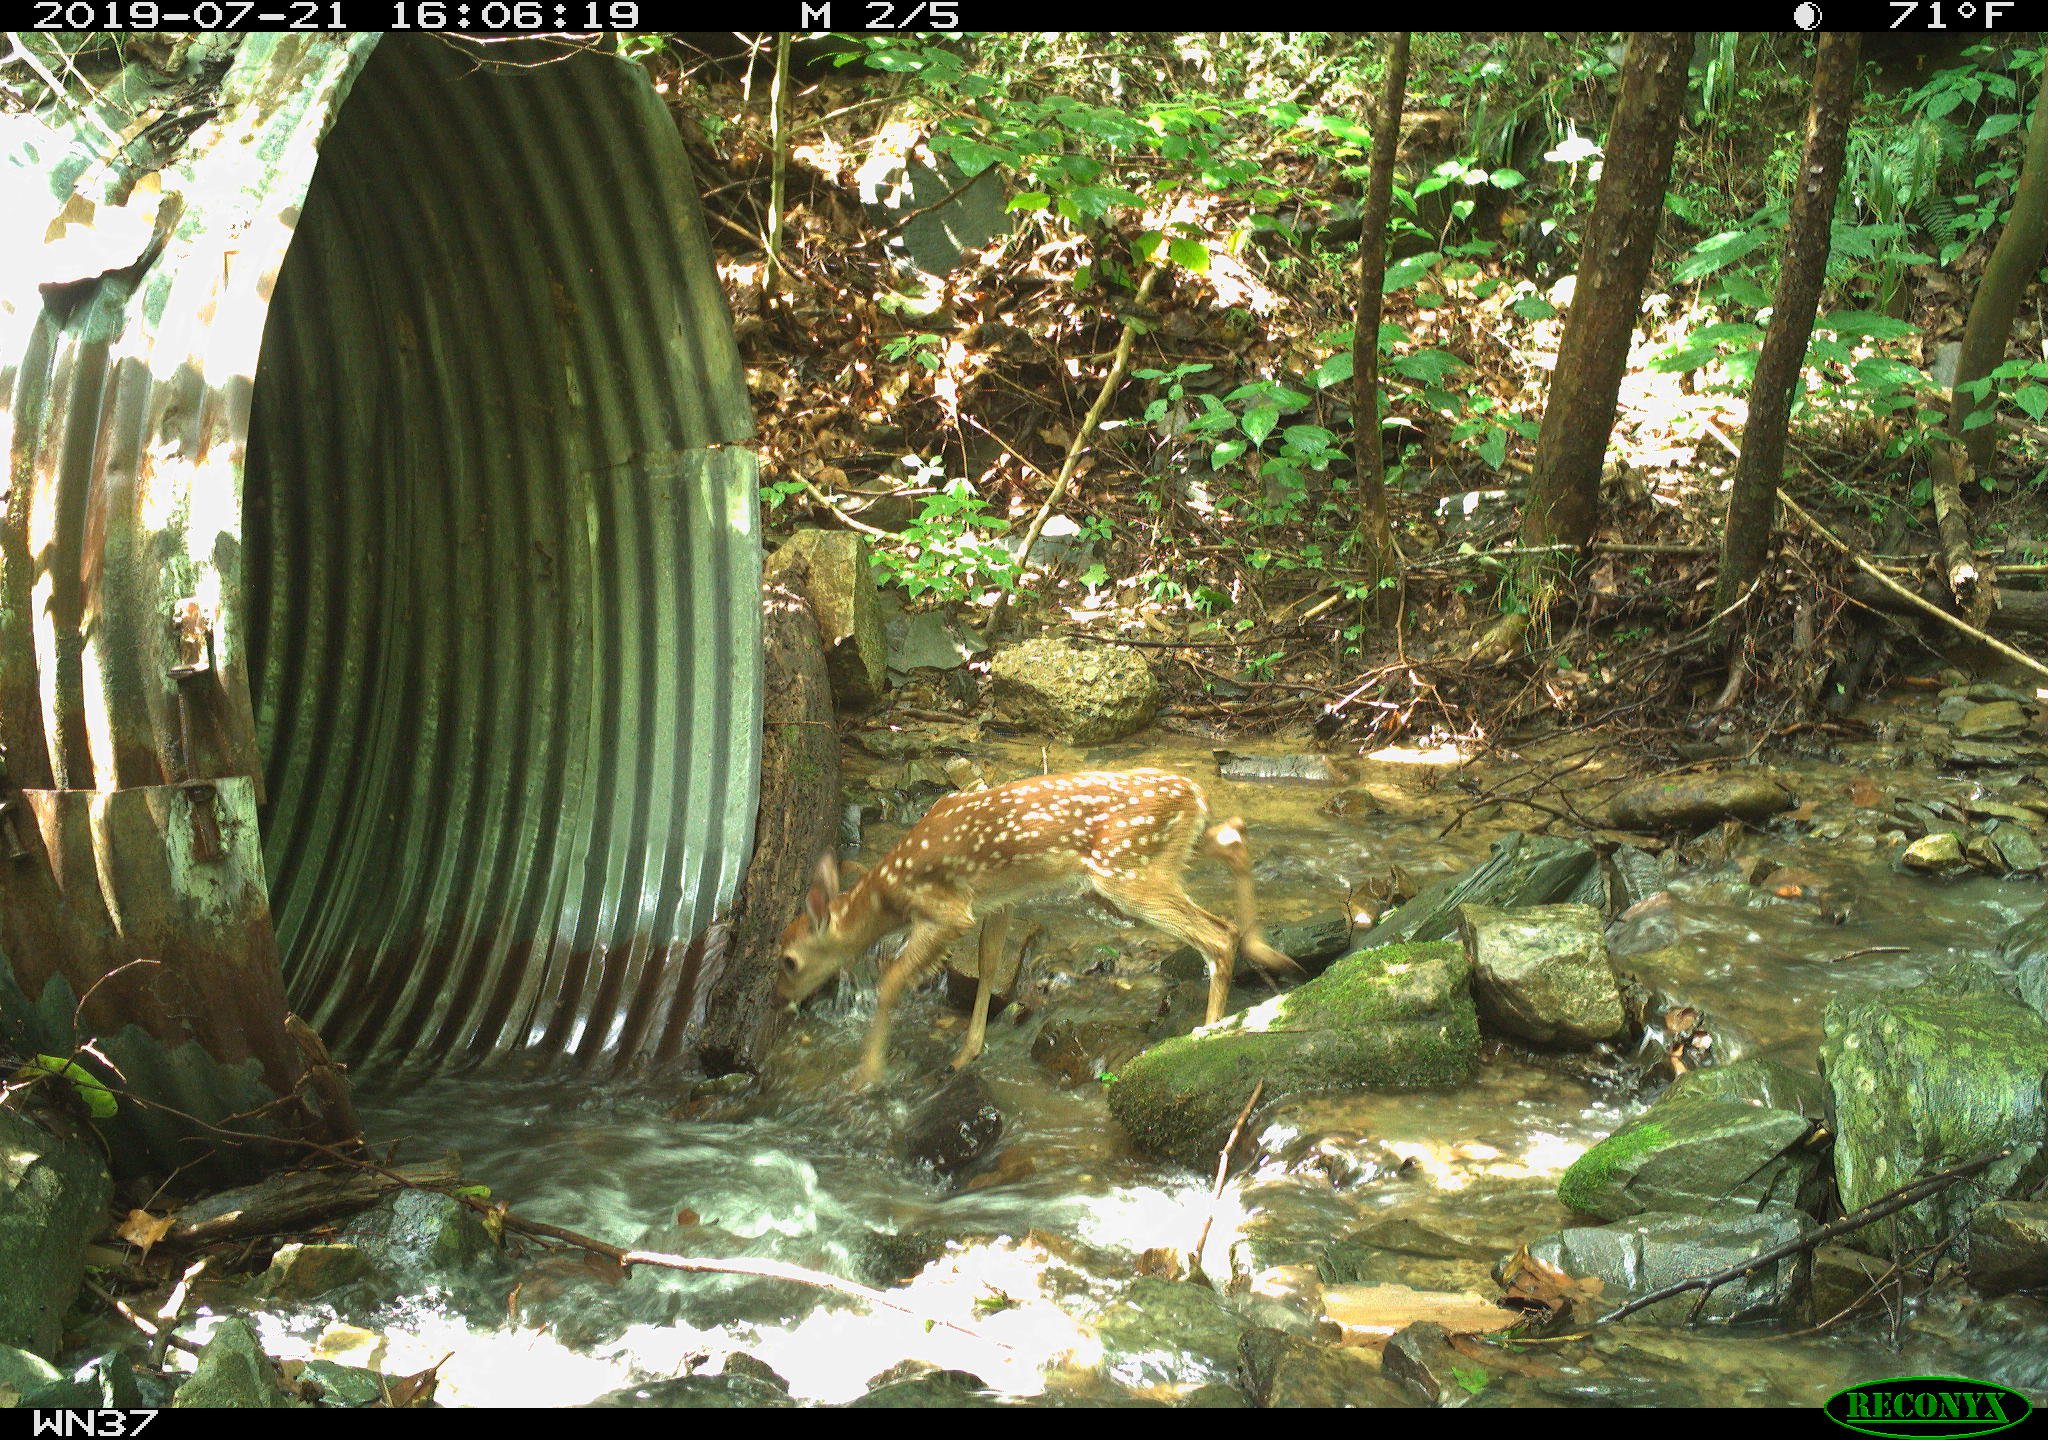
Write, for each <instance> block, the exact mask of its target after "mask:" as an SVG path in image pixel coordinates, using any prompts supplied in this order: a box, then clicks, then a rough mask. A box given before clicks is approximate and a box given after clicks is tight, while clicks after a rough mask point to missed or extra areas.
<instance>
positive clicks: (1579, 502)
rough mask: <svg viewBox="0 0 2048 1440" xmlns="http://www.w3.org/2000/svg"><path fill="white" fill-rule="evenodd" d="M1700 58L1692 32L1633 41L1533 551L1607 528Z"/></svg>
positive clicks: (1547, 454) (1535, 487)
mask: <svg viewBox="0 0 2048 1440" xmlns="http://www.w3.org/2000/svg"><path fill="white" fill-rule="evenodd" d="M1691 55H1692V36H1691V35H1690V34H1689V33H1683V32H1673V31H1661V30H1653V31H1638V32H1637V33H1636V34H1634V35H1631V36H1630V37H1629V42H1628V54H1627V56H1626V57H1625V58H1624V59H1623V61H1622V66H1621V98H1620V99H1619V100H1617V101H1616V102H1615V106H1614V122H1613V124H1612V126H1611V127H1610V128H1609V132H1608V137H1607V150H1606V156H1605V159H1604V160H1603V161H1602V162H1601V163H1602V170H1601V175H1600V193H1599V195H1598V197H1597V198H1596V199H1595V200H1594V202H1593V215H1592V219H1591V220H1590V221H1589V223H1588V224H1587V226H1586V242H1585V245H1584V247H1583V248H1582V249H1581V250H1580V252H1579V271H1578V280H1577V284H1576V287H1575V289H1574V291H1573V295H1572V311H1571V318H1570V319H1569V320H1567V321H1566V322H1565V327H1564V338H1563V340H1562V341H1561V342H1560V343H1559V345H1558V349H1557V369H1556V371H1555V372H1554V373H1553V374H1552V375H1551V379H1550V395H1549V398H1548V400H1547V401H1546V402H1545V405H1544V409H1543V428H1542V430H1541V431H1540V432H1539V433H1538V435H1537V437H1536V465H1535V471H1534V475H1533V477H1532V479H1531V481H1530V487H1529V501H1528V505H1527V507H1526V510H1525V513H1524V515H1523V520H1522V543H1523V544H1525V545H1585V544H1587V543H1589V542H1590V541H1591V540H1592V538H1593V529H1594V526H1595V525H1596V524H1597V523H1598V521H1599V512H1600V468H1601V463H1602V462H1603V461H1604V460H1605V459H1606V456H1607V438H1608V436H1609V434H1611V433H1612V431H1613V429H1614V402H1615V399H1616V397H1617V396H1618V395H1620V393H1621V377H1622V372H1623V371H1624V370H1625V369H1626V368H1627V366H1628V351H1629V341H1630V340H1631V338H1632V337H1633V336H1634V334H1635V323H1636V316H1637V315H1638V314H1639V313H1641V310H1642V302H1643V282H1644V280H1646V279H1647V278H1648V277H1649V273H1650V257H1651V251H1652V250H1653V249H1654V248H1655V245H1656V240H1657V222H1658V220H1659V219H1660V218H1661V217H1662V215H1663V214H1664V192H1665V190H1666V189H1667V188H1668V187H1669V185H1670V182H1671V152H1672V150H1673V148H1674V147H1675V146H1676V145H1677V142H1678V122H1679V117H1680V113H1681V111H1682V110H1683V109H1684V106H1685V85H1686V62H1687V60H1688V59H1690V57H1691Z"/></svg>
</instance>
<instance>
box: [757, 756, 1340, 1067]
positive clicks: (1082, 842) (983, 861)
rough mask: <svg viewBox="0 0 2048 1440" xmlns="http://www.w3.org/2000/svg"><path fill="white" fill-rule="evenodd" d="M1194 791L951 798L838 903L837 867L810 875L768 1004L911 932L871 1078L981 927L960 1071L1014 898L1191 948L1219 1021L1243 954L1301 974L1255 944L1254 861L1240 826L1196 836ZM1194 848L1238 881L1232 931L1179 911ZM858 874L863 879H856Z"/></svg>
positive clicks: (1121, 785)
mask: <svg viewBox="0 0 2048 1440" xmlns="http://www.w3.org/2000/svg"><path fill="white" fill-rule="evenodd" d="M1208 819H1209V803H1208V801H1207V800H1206V799H1204V798H1203V795H1202V791H1201V787H1200V786H1198V785H1196V784H1195V782H1194V781H1192V780H1189V779H1187V778H1186V777H1185V776H1181V775H1176V774H1174V773H1173V772H1172V771H1170V770H1123V771H1089V772H1082V773H1077V774H1072V775H1040V776H1033V777H1032V778H1030V779H1028V780H1013V781H1011V782H1010V783H1009V784H1007V785H997V786H994V787H992V788H990V789H987V790H973V791H968V792H965V793H963V794H959V795H948V796H946V797H945V798H944V799H942V800H940V801H939V802H938V803H937V804H935V805H933V806H932V808H931V809H930V810H929V811H928V812H926V814H925V817H924V819H922V820H920V821H918V822H917V824H916V825H914V826H912V827H911V829H910V832H909V833H908V834H907V835H905V836H904V837H903V838H902V840H900V841H898V842H897V845H896V848H895V849H893V850H891V851H890V852H889V853H888V854H887V855H884V856H883V857H882V858H881V859H880V860H879V861H878V862H876V864H875V866H874V868H873V869H871V870H868V871H866V872H865V873H862V872H859V871H855V870H852V867H849V872H850V873H849V875H848V876H847V879H848V883H849V884H850V886H851V888H849V889H847V890H846V891H845V892H844V893H841V890H840V884H841V878H842V877H841V872H840V868H839V865H838V862H837V860H836V859H835V858H834V857H833V856H832V855H830V854H827V855H826V856H825V857H824V858H823V859H821V860H820V861H819V862H818V879H817V883H816V884H814V885H813V886H812V887H811V893H810V899H809V903H808V904H807V906H806V907H805V913H804V914H802V915H799V916H798V917H797V918H796V919H795V920H793V921H791V922H790V925H789V928H788V929H787V930H785V931H783V934H782V952H783V953H782V966H781V970H780V971H779V973H778V974H777V976H776V986H775V988H776V993H777V994H778V995H779V996H780V997H781V998H782V999H783V1000H784V1001H786V1002H788V1003H789V1004H790V1005H791V1006H792V1007H793V1006H794V1005H795V1004H796V1003H797V1002H798V1001H800V1000H802V999H803V998H804V997H805V996H807V995H809V994H810V993H811V992H812V991H814V990H816V989H817V988H818V987H819V986H820V985H822V984H824V983H825V982H826V981H827V980H829V979H831V978H832V976H834V975H836V974H838V973H839V972H840V971H841V970H842V969H844V968H845V967H846V965H847V964H848V963H849V962H851V961H853V960H855V959H857V958H858V957H859V956H861V955H862V954H864V953H866V951H867V949H868V947H869V946H871V945H873V944H874V943H875V942H876V941H877V940H879V939H881V938H882V937H883V936H884V935H888V934H891V933H893V932H895V931H898V930H905V929H907V930H908V931H909V932H910V933H909V935H908V937H907V938H906V939H905V940H904V942H903V948H902V949H901V950H900V951H899V952H898V953H897V955H896V958H895V959H894V960H893V961H891V962H889V963H888V965H886V966H885V967H884V969H883V972H882V983H881V988H880V990H879V992H878V993H877V995H876V998H875V1018H874V1023H873V1025H872V1026H871V1027H870V1028H869V1030H868V1037H867V1044H866V1047H865V1048H864V1050H863V1051H862V1055H861V1067H860V1079H861V1083H863V1084H873V1083H875V1082H876V1081H878V1080H879V1079H880V1078H881V1075H882V1064H883V1055H884V1053H885V1051H886V1049H887V1047H888V1043H889V1015H890V1011H891V1010H892V1009H893V1008H894V1007H895V1004H896V1002H897V1000H898V999H900V998H901V997H902V995H903V993H904V992H905V991H906V990H908V989H910V988H911V987H912V986H913V985H914V984H915V983H916V982H917V981H918V980H919V979H920V978H921V977H922V976H923V975H924V974H925V973H927V972H928V971H929V970H930V969H932V968H933V967H935V966H936V965H937V964H938V963H939V961H940V960H941V959H942V958H943V957H944V955H945V953H946V947H947V946H948V945H950V944H952V943H953V941H955V940H957V939H959V938H960V937H961V936H963V935H965V934H966V933H967V932H968V931H969V930H970V929H972V928H973V926H974V922H975V920H976V918H977V914H978V915H979V916H980V917H981V918H982V920H983V924H982V931H981V948H980V956H979V961H980V983H979V985H978V986H977V987H976V990H975V995H974V1018H973V1019H972V1021H971V1022H970V1023H969V1025H968V1028H967V1039H966V1041H965V1043H964V1044H963V1045H962V1046H961V1048H960V1053H959V1054H958V1055H957V1056H955V1057H954V1060H953V1068H954V1069H956V1070H957V1069H959V1068H961V1067H962V1066H964V1065H966V1064H967V1063H968V1062H969V1061H971V1060H973V1059H974V1057H975V1056H976V1055H979V1054H980V1053H981V1046H982V1040H983V1036H984V1035H985V1034H986V1031H987V1026H988V1001H989V989H990V986H991V984H992V983H993V980H994V976H995V970H996V963H997V958H998V956H999V954H1000V952H1001V949H1002V943H1003V937H1004V935H1005V934H1006V932H1007V930H1008V925H1009V909H1010V907H1011V906H1012V905H1014V904H1016V903H1017V902H1018V901H1020V900H1029V899H1034V898H1037V897H1040V896H1048V895H1058V894H1062V893H1079V892H1081V891H1084V890H1092V891H1093V892H1094V893H1095V894H1096V895H1098V896H1100V897H1102V898H1103V899H1104V900H1107V901H1108V902H1109V903H1110V904H1111V905H1112V906H1113V907H1114V908H1116V909H1117V910H1119V911H1121V912H1123V913H1124V914H1125V915H1127V916H1129V917H1130V918H1131V919H1133V920H1142V921H1144V922H1145V923H1146V924H1148V925H1151V926H1153V927H1154V928H1156V929H1159V930H1163V931H1165V932H1166V933H1167V934H1169V935H1172V936H1174V937H1175V938H1177V939H1180V940H1183V941H1186V942H1187V943H1188V944H1189V945H1192V946H1194V947H1195V949H1196V950H1198V951H1200V952H1201V954H1202V956H1203V957H1204V958H1205V959H1206V960H1207V961H1208V962H1209V1016H1208V1018H1209V1022H1210V1023H1214V1022H1215V1021H1217V1020H1219V1019H1221V1018H1222V1016H1223V1009H1224V1005H1225V1003H1226V1001H1227V1000H1228V998H1229V994H1230V973H1231V970H1232V969H1233V968H1234V966H1235V963H1236V957H1237V951H1238V949H1239V948H1240V946H1241V947H1242V948H1243V950H1244V953H1245V955H1246V956H1247V957H1248V958H1249V959H1250V960H1251V961H1252V962H1253V963H1254V964H1256V965H1258V966H1260V967H1261V968H1263V969H1266V970H1269V971H1275V970H1296V971H1298V970H1299V968H1300V967H1299V966H1297V965H1296V964H1295V963H1294V962H1293V961H1292V960H1290V959H1288V958H1287V957H1286V956H1285V955H1283V954H1281V953H1280V952H1279V951H1278V950H1275V949H1274V948H1273V947H1272V946H1271V945H1270V944H1268V943H1267V942H1266V938H1265V936H1264V935H1263V934H1262V933H1260V930H1259V922H1258V914H1257V908H1256V905H1255V903H1254V899H1253V890H1252V868H1251V854H1250V852H1249V851H1248V850H1247V849H1246V848H1245V843H1244V833H1243V823H1242V822H1241V821H1238V820H1234V819H1233V820H1227V821H1225V822H1224V823H1223V824H1221V825H1218V826H1216V827H1214V828H1213V829H1209V828H1206V827H1207V824H1208ZM1197 842H1199V843H1200V844H1201V846H1202V848H1203V849H1204V850H1205V851H1206V852H1207V853H1209V854H1212V855H1216V856H1218V857H1220V858H1221V859H1222V861H1223V863H1224V864H1226V865H1228V866H1229V867H1230V870H1231V874H1232V875H1233V876H1234V877H1235V880H1236V909H1237V923H1236V924H1235V925H1233V924H1231V923H1230V922H1229V921H1227V920H1224V919H1223V918H1222V917H1220V916H1217V915H1212V914H1210V913H1209V912H1208V911H1207V910H1204V909H1202V908H1201V907H1200V906H1198V905H1196V904H1195V903H1194V902H1193V901H1192V900H1190V899H1188V896H1187V892H1186V891H1185V890H1183V889H1182V888H1181V871H1182V870H1183V869H1184V868H1185V867H1186V865H1187V863H1188V860H1189V859H1190V857H1191V856H1192V855H1193V853H1194V850H1195V847H1196V844H1197ZM856 876H857V879H855V878H854V877H856Z"/></svg>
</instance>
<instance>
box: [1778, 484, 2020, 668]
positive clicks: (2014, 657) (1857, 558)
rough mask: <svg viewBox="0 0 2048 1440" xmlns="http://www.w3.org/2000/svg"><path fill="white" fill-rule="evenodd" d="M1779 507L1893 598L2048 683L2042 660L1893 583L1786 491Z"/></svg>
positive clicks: (1781, 495)
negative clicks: (1891, 594)
mask: <svg viewBox="0 0 2048 1440" xmlns="http://www.w3.org/2000/svg"><path fill="white" fill-rule="evenodd" d="M1778 503H1779V504H1781V505H1783V506H1784V507H1785V508H1786V509H1787V510H1789V511H1791V512H1792V514H1793V515H1795V516H1797V517H1798V518H1799V519H1800V520H1801V521H1803V522H1805V524H1806V526H1807V528H1808V529H1810V530H1812V531H1813V532H1814V534H1816V535H1818V536H1820V538H1821V539H1823V540H1825V541H1827V542H1828V544H1830V545H1832V546H1834V547H1835V549H1837V550H1839V551H1841V552H1842V553H1843V554H1844V555H1846V556H1848V557H1849V563H1850V564H1851V565H1854V566H1855V567H1856V568H1857V569H1858V570H1861V571H1862V572H1863V573H1864V574H1866V575H1868V576H1870V578H1871V579H1873V580H1875V581H1877V582H1878V584H1880V585H1882V586H1884V588H1885V589H1887V590H1889V591H1891V592H1892V593H1893V594H1895V595H1897V596H1899V597H1900V598H1901V599H1903V600H1905V601H1906V603H1907V604H1909V605H1911V606H1912V607H1913V608H1914V609H1916V610H1921V611H1925V612H1926V613H1927V614H1929V615H1932V616H1933V617H1934V618H1935V619H1937V620H1939V621H1941V623H1942V624H1944V625H1946V626H1948V627H1949V628H1950V629H1952V630H1957V631H1960V632H1961V633H1963V634H1965V635H1967V636H1969V637H1970V638H1971V639H1972V640H1975V641H1977V642H1978V643H1979V644H1981V645H1984V646H1987V647H1989V648H1990V649H1992V650H1995V651H1997V652H1998V653H1999V654H2000V655H2003V656H2004V657H2005V658H2006V659H2008V660H2011V661H2014V662H2015V663H2017V664H2020V665H2024V666H2025V667H2026V668H2027V669H2029V670H2031V671H2033V672H2034V673H2035V674H2036V675H2039V676H2041V677H2042V678H2043V679H2048V665H2043V664H2042V663H2041V662H2040V661H2039V660H2036V659H2035V658H2034V657H2033V656H2031V655H2029V654H2027V653H2026V651H2024V650H2016V649H2014V648H2013V647H2012V646H2010V645H2008V644H2006V643H2005V642H2004V641H2003V640H2000V639H1997V638H1995V637H1993V636H1991V635H1987V634H1985V633H1984V632H1983V631H1982V630H1979V629H1978V628H1977V627H1976V626H1974V625H1972V624H1970V623H1969V622H1968V621H1967V620H1964V619H1962V618H1960V617H1959V616H1955V615H1951V614H1949V613H1948V611H1946V610H1944V609H1942V608H1941V607H1940V606H1939V605H1936V604H1935V603H1933V602H1932V601H1930V600H1925V599H1923V598H1921V597H1920V596H1919V595H1916V594H1914V593H1913V592H1912V591H1911V590H1908V589H1907V588H1906V587H1905V586H1903V585H1901V584H1900V583H1899V582H1898V581H1896V580H1894V579H1892V577H1891V576H1889V575H1887V574H1885V573H1884V571H1882V570H1880V569H1878V568H1877V566H1876V565H1874V564H1872V563H1871V562H1870V561H1868V560H1866V559H1864V558H1863V557H1862V556H1861V555H1860V554H1858V553H1857V552H1856V551H1855V550H1854V549H1852V548H1851V547H1850V545H1849V543H1848V542H1847V541H1845V540H1843V539H1842V538H1841V537H1840V536H1839V535H1836V534H1835V533H1834V532H1833V531H1832V530H1830V529H1828V527H1827V526H1825V525H1823V524H1821V523H1820V521H1818V520H1816V519H1814V518H1813V517H1812V516H1811V515H1809V514H1807V513H1806V511H1805V510H1803V509H1801V508H1800V506H1799V502H1798V501H1796V500H1794V499H1793V498H1792V497H1791V496H1790V495H1787V494H1786V493H1785V492H1784V491H1783V490H1780V491H1778Z"/></svg>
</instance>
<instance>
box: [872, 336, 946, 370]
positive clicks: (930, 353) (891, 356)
mask: <svg viewBox="0 0 2048 1440" xmlns="http://www.w3.org/2000/svg"><path fill="white" fill-rule="evenodd" d="M945 343H946V342H945V341H944V340H943V339H941V338H940V337H939V336H937V335H930V334H925V335H896V336H892V337H891V338H889V339H887V340H884V341H883V342H882V358H883V359H884V360H903V359H909V360H911V361H912V362H914V363H916V364H918V365H921V366H923V367H924V368H925V369H926V370H936V369H938V368H939V366H940V364H941V363H943V362H941V360H940V359H939V352H940V351H941V350H942V349H944V348H945Z"/></svg>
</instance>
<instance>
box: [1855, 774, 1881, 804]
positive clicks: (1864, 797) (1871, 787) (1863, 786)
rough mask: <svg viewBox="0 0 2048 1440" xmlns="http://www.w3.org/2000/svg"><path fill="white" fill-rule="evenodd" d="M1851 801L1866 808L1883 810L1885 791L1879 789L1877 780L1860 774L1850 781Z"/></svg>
mask: <svg viewBox="0 0 2048 1440" xmlns="http://www.w3.org/2000/svg"><path fill="white" fill-rule="evenodd" d="M1849 803H1850V804H1852V805H1858V806H1861V807H1862V808H1863V809H1865V810H1882V809H1883V808H1884V791H1882V790H1880V789H1878V788H1877V785H1876V783H1875V782H1873V781H1870V780H1867V779H1865V778H1864V777H1863V776H1861V775H1858V776H1857V777H1856V778H1855V779H1854V780H1851V781H1850V782H1849Z"/></svg>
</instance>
